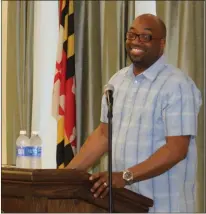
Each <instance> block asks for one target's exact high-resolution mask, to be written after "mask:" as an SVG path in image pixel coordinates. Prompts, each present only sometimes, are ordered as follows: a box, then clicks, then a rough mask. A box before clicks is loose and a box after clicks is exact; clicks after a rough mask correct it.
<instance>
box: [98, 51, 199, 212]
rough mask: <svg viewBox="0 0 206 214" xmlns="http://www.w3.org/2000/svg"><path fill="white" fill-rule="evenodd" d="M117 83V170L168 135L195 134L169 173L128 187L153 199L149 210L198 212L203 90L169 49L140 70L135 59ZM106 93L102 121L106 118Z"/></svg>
mask: <svg viewBox="0 0 206 214" xmlns="http://www.w3.org/2000/svg"><path fill="white" fill-rule="evenodd" d="M109 83H110V84H112V85H113V86H114V89H115V90H114V95H113V96H114V104H113V136H112V150H113V151H112V159H113V161H112V162H113V163H112V164H113V166H112V167H113V171H123V170H125V169H127V168H130V167H132V166H134V165H136V164H138V163H141V162H143V161H145V160H146V159H147V158H149V157H150V156H151V155H152V154H153V153H154V152H155V151H157V150H158V149H159V148H160V147H162V146H163V145H164V144H165V143H166V138H165V137H166V136H181V135H191V139H190V144H189V149H188V154H187V157H186V158H185V159H184V160H182V161H181V162H179V163H178V164H176V165H175V166H174V167H173V168H171V169H170V170H168V171H166V172H165V173H163V174H161V175H159V176H157V177H154V178H152V179H148V180H145V181H141V182H136V183H134V184H132V185H131V186H126V188H128V189H130V190H132V191H134V192H137V193H139V194H142V195H144V196H147V197H149V198H151V199H153V200H154V206H153V207H152V208H151V209H150V212H193V211H194V203H195V175H196V159H197V151H196V143H195V136H196V134H197V115H198V112H199V108H200V106H201V102H202V100H201V95H200V91H199V90H198V89H197V88H196V86H195V84H194V82H193V81H192V80H191V79H190V78H189V77H188V76H187V75H186V74H185V73H183V72H182V71H180V70H179V69H177V68H175V67H174V66H172V65H170V64H167V63H166V60H165V57H164V55H163V56H162V57H161V58H160V59H159V60H158V61H156V62H155V63H154V64H153V65H152V66H151V67H149V68H148V69H147V70H145V71H144V72H143V73H141V74H139V75H137V76H135V75H134V74H133V65H131V66H129V67H126V68H123V69H122V70H120V71H119V72H117V73H116V74H115V75H114V76H113V77H112V78H111V79H110V81H109ZM107 111H108V109H107V103H106V98H105V95H103V97H102V109H101V119H100V120H101V122H104V123H107V122H108V119H107Z"/></svg>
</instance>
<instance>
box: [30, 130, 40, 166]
mask: <svg viewBox="0 0 206 214" xmlns="http://www.w3.org/2000/svg"><path fill="white" fill-rule="evenodd" d="M30 148H31V168H32V169H41V168H42V163H41V161H42V160H41V154H42V140H41V138H40V137H39V135H38V132H36V131H33V132H32V134H31V139H30Z"/></svg>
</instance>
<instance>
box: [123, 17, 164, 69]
mask: <svg viewBox="0 0 206 214" xmlns="http://www.w3.org/2000/svg"><path fill="white" fill-rule="evenodd" d="M161 32H162V31H161V28H160V26H159V24H158V22H157V21H155V20H153V19H152V18H151V17H149V18H148V17H145V18H137V19H136V20H135V21H134V22H133V24H132V26H131V27H130V29H129V31H128V36H127V37H128V38H127V40H126V50H127V53H128V55H129V57H130V60H131V61H132V62H133V63H134V65H140V66H146V67H149V66H150V65H152V64H153V63H154V62H156V61H157V60H158V59H159V57H160V56H161V55H162V53H163V50H164V45H165V41H164V39H161V38H162V35H161ZM136 34H137V35H141V36H139V37H141V38H139V37H138V36H137V35H136ZM142 34H143V35H142ZM135 35H136V38H135V39H134V36H135ZM150 37H152V39H151V40H150V39H148V38H150ZM140 39H141V40H142V41H140ZM149 40H150V41H149Z"/></svg>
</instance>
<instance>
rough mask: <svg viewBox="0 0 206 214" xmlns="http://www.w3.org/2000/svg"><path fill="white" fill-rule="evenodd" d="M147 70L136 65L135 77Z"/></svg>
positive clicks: (134, 69)
mask: <svg viewBox="0 0 206 214" xmlns="http://www.w3.org/2000/svg"><path fill="white" fill-rule="evenodd" d="M146 69H147V68H144V67H139V66H138V67H137V66H136V65H134V67H133V73H134V75H135V76H137V75H139V74H141V73H142V72H144V71H145V70H146Z"/></svg>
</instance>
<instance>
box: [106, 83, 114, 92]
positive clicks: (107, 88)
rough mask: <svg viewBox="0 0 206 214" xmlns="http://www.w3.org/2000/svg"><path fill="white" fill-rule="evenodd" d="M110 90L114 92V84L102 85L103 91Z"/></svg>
mask: <svg viewBox="0 0 206 214" xmlns="http://www.w3.org/2000/svg"><path fill="white" fill-rule="evenodd" d="M107 91H112V92H114V86H113V85H112V84H107V85H105V86H104V92H107Z"/></svg>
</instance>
